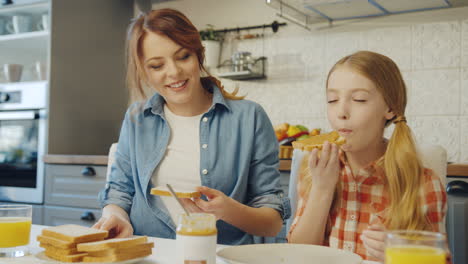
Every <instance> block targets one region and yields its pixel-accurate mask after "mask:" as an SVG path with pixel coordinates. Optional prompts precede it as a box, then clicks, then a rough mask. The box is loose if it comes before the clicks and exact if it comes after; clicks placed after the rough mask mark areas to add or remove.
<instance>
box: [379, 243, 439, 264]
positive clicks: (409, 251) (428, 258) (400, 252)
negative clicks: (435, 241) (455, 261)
mask: <svg viewBox="0 0 468 264" xmlns="http://www.w3.org/2000/svg"><path fill="white" fill-rule="evenodd" d="M445 258H446V256H445V251H444V250H442V249H440V248H435V247H427V246H415V245H412V246H392V247H389V248H387V249H386V250H385V263H386V264H445Z"/></svg>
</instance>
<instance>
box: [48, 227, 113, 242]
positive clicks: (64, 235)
mask: <svg viewBox="0 0 468 264" xmlns="http://www.w3.org/2000/svg"><path fill="white" fill-rule="evenodd" d="M42 235H43V236H48V237H52V238H56V239H59V240H63V241H68V242H74V243H83V242H89V241H97V240H103V239H104V238H106V237H107V236H108V232H107V231H105V230H99V229H96V228H89V227H84V226H79V225H60V226H54V227H49V228H46V229H43V230H42Z"/></svg>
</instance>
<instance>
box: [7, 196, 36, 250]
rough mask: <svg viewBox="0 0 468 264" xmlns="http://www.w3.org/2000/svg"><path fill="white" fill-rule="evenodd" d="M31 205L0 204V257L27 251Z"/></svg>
mask: <svg viewBox="0 0 468 264" xmlns="http://www.w3.org/2000/svg"><path fill="white" fill-rule="evenodd" d="M31 221H32V206H31V205H23V204H0V258H2V257H22V256H24V255H26V254H27V253H28V244H29V235H30V232H31Z"/></svg>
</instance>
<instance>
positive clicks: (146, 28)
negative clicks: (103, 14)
mask: <svg viewBox="0 0 468 264" xmlns="http://www.w3.org/2000/svg"><path fill="white" fill-rule="evenodd" d="M149 32H152V33H156V34H160V35H163V36H166V37H168V38H170V39H171V40H172V41H174V42H175V43H177V44H178V45H180V46H181V47H183V48H186V49H187V50H189V51H191V52H194V53H195V54H196V56H197V59H198V65H199V67H200V70H201V71H202V73H203V74H205V75H206V76H205V77H201V78H200V82H201V84H202V86H203V87H204V88H205V89H210V88H211V85H212V84H215V85H216V86H218V88H219V89H220V90H221V93H222V94H223V96H224V97H225V98H227V99H233V100H239V99H243V98H244V97H243V96H236V94H237V91H238V90H237V89H236V90H235V91H233V92H232V93H229V92H226V91H225V90H224V86H223V85H222V84H221V82H220V81H219V80H218V79H216V78H215V77H213V76H211V75H210V73H209V72H208V71H207V70H206V69H205V67H204V66H203V61H204V59H205V48H204V47H203V45H202V43H201V39H200V34H199V32H198V30H197V28H196V27H195V26H194V25H193V24H192V22H190V20H189V19H188V18H187V17H186V16H185V15H184V14H182V13H181V12H179V11H177V10H174V9H169V8H165V9H158V10H152V11H150V12H149V13H147V14H140V15H139V16H138V17H137V18H135V19H134V20H133V21H132V23H131V24H130V26H129V28H128V33H127V43H126V53H127V87H128V89H129V92H130V102H134V101H139V100H142V99H147V97H148V96H147V95H146V91H145V87H144V86H143V85H147V81H146V74H145V71H144V68H143V65H142V58H143V52H142V40H143V38H144V36H145V35H146V34H147V33H149Z"/></svg>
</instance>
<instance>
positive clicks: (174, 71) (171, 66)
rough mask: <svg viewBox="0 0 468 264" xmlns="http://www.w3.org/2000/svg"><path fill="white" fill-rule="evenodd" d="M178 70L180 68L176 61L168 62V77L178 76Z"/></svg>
mask: <svg viewBox="0 0 468 264" xmlns="http://www.w3.org/2000/svg"><path fill="white" fill-rule="evenodd" d="M180 72H181V68H180V66H179V65H178V64H177V63H176V62H171V63H168V75H169V76H170V77H178V75H179V74H180Z"/></svg>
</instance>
